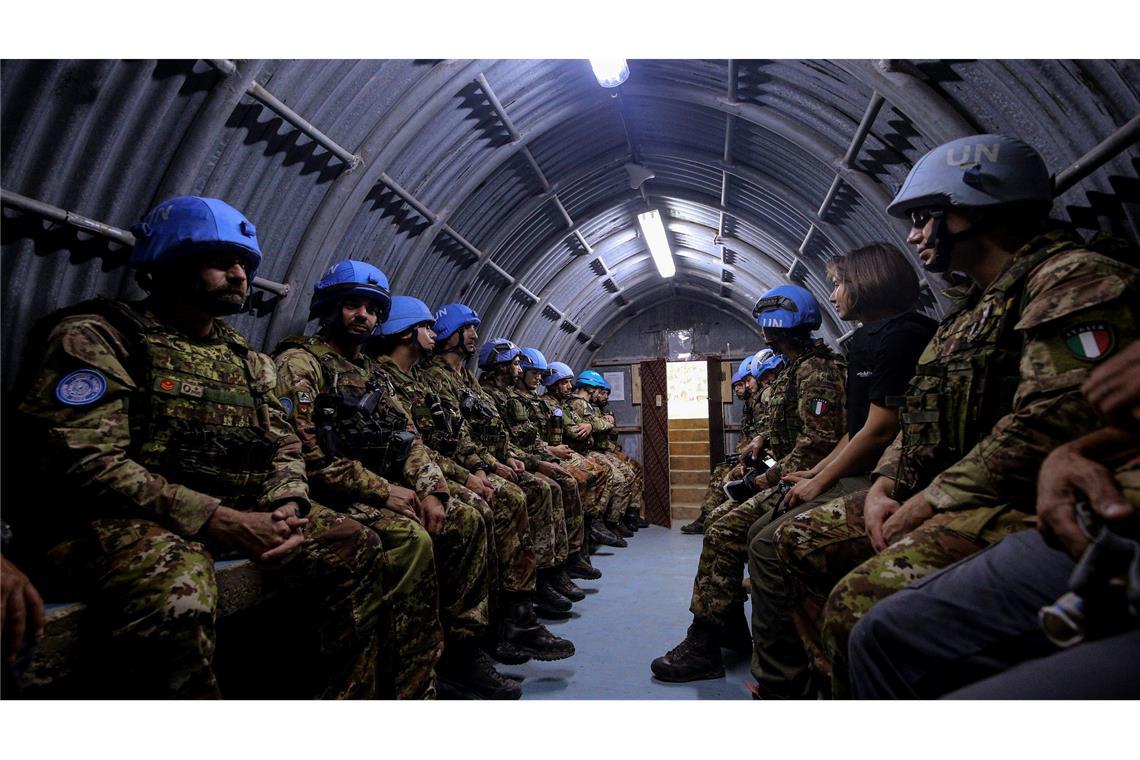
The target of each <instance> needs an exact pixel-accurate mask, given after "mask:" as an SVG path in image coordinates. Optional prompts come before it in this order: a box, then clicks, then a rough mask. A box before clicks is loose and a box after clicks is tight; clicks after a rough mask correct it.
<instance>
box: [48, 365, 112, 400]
mask: <svg viewBox="0 0 1140 760" xmlns="http://www.w3.org/2000/svg"><path fill="white" fill-rule="evenodd" d="M106 392H107V378H105V377H103V376H102V375H101V374H99V373H98V372H96V371H95V370H93V369H77V370H75V371H74V372H72V373H71V374H69V375H64V377H63V378H62V379H61V380H60V381H59V383H58V384H57V385H56V386H55V397H56V398H57V399H59V401H60V403H62V404H67V405H68V406H86V405H87V404H90V403H93V402H95V401H98V400H99V399H101V398H102V397H103V394H104V393H106Z"/></svg>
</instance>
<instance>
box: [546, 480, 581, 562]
mask: <svg viewBox="0 0 1140 760" xmlns="http://www.w3.org/2000/svg"><path fill="white" fill-rule="evenodd" d="M567 472H569V473H570V474H569V475H555V476H553V477H551V478H549V480H550V482H552V483H553V484H554V485H555V486H557V487H558V489H559V491H560V492H561V497H562V517H563V521H562V527H561V530H560V532H559V533H557V534H556V536H555V537H556V538H558V537H559V536H561V537H562V538H561V540H562V541H563V542H564V543H563V544H560V546H559V549H560V556H561V557H562V562H565V561H566V559H567V557H569V556H572V555H575V554H579V553H581V551H582V544H583V543H584V542H585V540H586V520H585V515H584V514H583V508H582V496H581V493H580V491H579V489H578V485H579V481H578V478H577V477H575V475H574V473H573V471H571V470H570V469H569V468H567ZM559 564H561V563H559Z"/></svg>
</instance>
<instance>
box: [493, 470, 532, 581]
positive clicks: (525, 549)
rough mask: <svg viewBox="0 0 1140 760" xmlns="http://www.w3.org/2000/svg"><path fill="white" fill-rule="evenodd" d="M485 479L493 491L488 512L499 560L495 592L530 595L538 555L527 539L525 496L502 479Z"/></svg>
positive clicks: (496, 476)
mask: <svg viewBox="0 0 1140 760" xmlns="http://www.w3.org/2000/svg"><path fill="white" fill-rule="evenodd" d="M489 478H490V480H491V486H492V487H493V488H494V489H495V495H494V497H493V498H492V499H491V512H492V513H493V515H494V531H493V532H494V535H495V548H496V549H497V554H498V559H499V578H498V585H499V588H500V589H501V590H502V592H503V593H505V594H512V595H513V594H521V593H533V592H534V588H535V569H536V568H537V567H538V555H537V554H536V552H535V550H534V541H533V539H532V538H531V535H530V516H529V514H528V512H527V499H526V494H525V493H523V490H522V489H521V488H519V487H518V486H517V485H515V484H514V483H512V482H510V481H509V480H506V479H505V478H501V477H499V476H498V475H490V476H489Z"/></svg>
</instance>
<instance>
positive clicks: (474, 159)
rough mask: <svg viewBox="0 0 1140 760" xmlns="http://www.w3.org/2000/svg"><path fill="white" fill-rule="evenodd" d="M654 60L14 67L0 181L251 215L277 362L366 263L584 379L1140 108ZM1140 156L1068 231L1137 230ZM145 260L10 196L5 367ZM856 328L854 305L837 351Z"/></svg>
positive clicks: (1105, 173) (865, 67)
mask: <svg viewBox="0 0 1140 760" xmlns="http://www.w3.org/2000/svg"><path fill="white" fill-rule="evenodd" d="M629 68H630V77H629V80H628V81H627V82H626V83H625V84H623V85H622V86H621V87H620V88H618V89H616V90H606V89H603V88H601V87H599V86H598V84H597V83H596V82H595V81H594V79H593V76H592V74H591V72H590V67H589V64H588V63H587V62H586V61H584V60H556V61H532V60H475V61H451V60H448V61H377V60H366V61H323V60H321V61H316V60H301V61H289V60H267V61H236V62H230V61H213V62H208V61H120V60H114V61H101V60H83V61H20V60H7V61H3V62H2V63H0V108H2V117H3V118H2V125H0V126H2V166H0V172H2V176H3V180H2V181H3V189H4V191H5V193H6V194H11V193H16V194H19V195H21V196H26V197H28V198H31V199H34V200H37V201H41V202H43V203H46V204H50V205H51V206H55V207H59V208H62V209H66V210H68V211H70V212H73V213H76V214H79V215H82V216H84V217H88V218H90V219H93V220H97V221H99V222H102V223H105V224H107V225H111V226H112V227H115V228H120V229H124V230H125V229H128V228H129V227H130V225H131V224H132V223H133V222H135V221H136V220H137V219H138V218H139V216H140V215H141V214H142V213H144V212H145V211H146V210H147V209H148V208H149V207H150V206H152V205H153V204H154V203H156V202H157V201H159V200H161V199H162V198H165V197H168V196H170V195H174V194H178V193H198V194H205V195H213V196H216V197H220V198H223V199H225V200H226V201H228V202H230V203H232V204H233V205H235V206H237V207H238V208H240V209H242V210H243V211H245V212H246V213H247V215H248V216H250V218H251V219H253V220H254V221H255V223H256V224H257V226H258V230H259V232H260V235H261V239H262V243H263V247H264V249H265V251H266V253H267V257H266V262H265V264H264V266H263V268H262V270H261V271H260V272H259V275H260V276H261V277H264V278H265V279H266V280H269V281H272V282H277V283H285V284H287V285H288V286H289V288H290V289H291V292H290V294H289V295H288V296H287V297H285V298H283V299H278V298H277V297H276V296H274V295H271V294H270V293H268V292H267V293H265V302H264V303H263V304H262V306H261V308H260V309H259V313H257V314H248V315H243V316H242V317H239V318H238V319H237V320H236V326H237V327H238V328H239V329H240V330H242V331H243V332H244V333H245V334H246V335H248V336H249V337H250V338H251V339H252V341H253V343H254V345H256V346H259V347H262V348H271V347H272V345H273V344H274V343H275V342H276V341H277V340H279V339H280V338H282V337H284V336H285V335H287V334H289V333H291V332H295V331H297V330H300V329H303V328H304V326H305V324H304V321H305V317H306V315H307V306H308V303H307V302H308V292H309V291H310V290H311V288H312V285H313V284H314V283H315V282H316V280H317V279H319V277H320V276H321V274H322V273H323V271H324V270H325V269H326V268H327V267H328V266H329V264H330V263H332V262H333V261H336V260H338V259H340V258H344V257H354V258H360V259H364V260H367V261H370V262H372V263H375V264H377V265H378V266H380V267H381V268H382V269H384V270H385V271H386V272H387V273H388V274H389V275H390V277H391V279H392V281H393V286H394V289H395V290H396V291H397V292H404V293H409V294H412V295H416V296H418V297H420V298H423V299H424V300H425V301H427V302H428V303H429V305H431V306H433V307H434V306H438V305H441V304H443V303H446V302H450V301H456V300H462V301H464V302H466V303H468V304H469V305H471V306H472V307H474V308H475V309H477V310H478V311H480V312H481V314H482V315H483V317H484V330H483V332H484V334H485V335H488V336H489V335H490V334H492V333H493V334H496V335H500V334H501V335H506V336H510V337H512V338H513V339H515V340H516V341H518V342H521V343H525V344H528V345H537V346H539V347H541V348H542V349H543V350H544V351H545V352H546V354H547V356H548V357H552V358H559V359H562V360H564V361H567V362H568V363H570V364H572V365H574V366H579V365H582V364H584V363H586V362H588V360H589V357H590V355H591V354H592V353H593V352H595V351H597V350H598V349H599V348H601V346H602V345H604V343H605V342H606V340H608V339H609V336H612V335H613V334H614V333H615V331H616V330H619V329H620V328H621V325H623V324H625V323H627V322H628V321H629V320H630V319H632V318H633V317H635V316H636V315H638V314H640V313H642V312H644V311H645V310H646V309H647V308H649V307H651V306H654V305H658V304H661V303H668V302H676V303H677V304H678V308H684V306H683V304H685V303H688V302H691V301H696V302H700V303H704V304H710V305H714V306H715V308H717V309H719V310H721V311H722V312H724V313H725V314H726V315H731V317H732V318H733V319H739V318H740V317H741V315H742V314H744V315H747V312H748V310H749V309H750V308H751V305H752V303H753V302H754V300H755V298H756V296H757V295H759V294H760V293H761V292H763V291H764V290H765V289H767V288H769V287H772V286H774V285H776V284H779V283H780V282H783V281H786V280H787V279H788V278H789V273H791V275H792V276H793V277H794V278H796V279H798V280H800V281H801V282H802V283H803V284H804V285H805V286H806V287H808V288H809V289H811V290H812V291H813V292H814V293H815V294H816V296H817V297H818V298H820V300H821V301H822V302H824V303H826V296H827V290H828V288H827V286H826V284H825V279H824V274H823V272H824V264H825V262H826V260H827V259H828V258H830V257H832V256H834V255H836V254H837V253H839V252H841V251H843V250H845V249H848V248H851V247H854V246H857V245H861V244H864V243H867V242H870V241H872V240H885V241H889V242H894V243H896V244H898V245H900V246H903V245H904V234H905V231H904V230H903V229H902V227H901V226H900V224H899V222H898V221H897V220H893V219H891V218H889V217H887V216H886V215H885V213H884V210H883V209H884V207H885V205H886V203H887V201H888V200H889V199H890V197H891V196H892V195H893V193H894V191H895V189H896V188H897V186H898V185H899V184H900V183H901V181H902V179H903V178H904V177H905V176H906V172H907V171H908V170H909V168H910V166H911V165H912V163H913V162H914V161H915V160H916V159H917V158H918V157H919V156H920V155H922V154H923V153H924V152H925V151H927V150H929V149H930V148H932V147H934V146H935V145H937V144H939V143H940V142H943V141H945V140H947V139H951V138H953V137H957V136H961V135H966V134H972V133H977V132H999V133H1005V134H1012V135H1017V136H1019V137H1021V138H1023V139H1025V140H1027V141H1028V142H1029V143H1031V144H1032V145H1034V147H1036V148H1037V149H1038V150H1039V151H1040V152H1041V153H1042V155H1043V156H1044V157H1045V159H1046V162H1047V163H1048V165H1049V167H1050V169H1051V170H1053V171H1060V170H1062V169H1064V168H1066V167H1068V166H1070V165H1071V164H1073V162H1074V161H1076V160H1077V159H1079V158H1080V157H1082V156H1083V155H1084V154H1085V153H1086V152H1087V151H1089V150H1090V149H1091V148H1093V147H1094V145H1096V144H1097V143H1099V142H1100V141H1101V140H1103V139H1105V138H1107V137H1109V136H1110V135H1112V134H1114V133H1116V132H1117V131H1118V130H1119V129H1120V128H1121V127H1123V126H1125V125H1127V124H1130V123H1133V122H1134V121H1135V119H1136V116H1137V114H1138V113H1140V67H1138V65H1137V63H1136V62H1135V61H1050V60H1034V61H1009V60H1003V61H896V60H891V61H844V60H817V61H800V60H772V61H767V60H757V61H753V60H749V61H725V60H719V61H718V60H633V61H629ZM1133 134H1135V133H1133ZM1129 142H1130V145H1129V147H1127V148H1126V149H1125V150H1124V151H1123V152H1120V153H1118V154H1117V155H1115V156H1114V157H1113V158H1112V159H1111V160H1110V161H1109V162H1108V163H1107V164H1106V165H1104V166H1103V167H1101V168H1099V169H1098V170H1097V171H1095V172H1094V173H1093V174H1091V175H1089V176H1088V177H1086V178H1084V179H1083V180H1082V181H1081V182H1079V183H1078V184H1076V185H1074V186H1072V187H1071V188H1069V189H1067V190H1066V191H1065V192H1064V193H1063V194H1062V195H1061V197H1060V198H1059V199H1058V204H1057V206H1056V208H1055V213H1056V215H1058V216H1061V217H1064V218H1067V219H1068V220H1069V221H1071V222H1072V223H1074V224H1075V225H1076V226H1077V227H1078V228H1081V229H1083V230H1092V229H1096V228H1102V227H1103V228H1108V229H1111V230H1113V231H1115V232H1118V233H1122V234H1125V235H1127V236H1129V237H1131V238H1132V239H1134V240H1135V239H1137V238H1140V179H1138V167H1140V149H1138V147H1137V145H1136V144H1135V136H1133V137H1132V138H1131V139H1130V141H1129ZM631 169H632V172H631ZM639 172H640V173H641V174H645V173H646V172H648V173H651V174H652V178H650V179H647V180H644V181H643V182H637V181H631V177H634V176H635V175H637V174H638V173H639ZM10 197H11V196H10V195H6V199H10ZM647 208H656V209H659V210H660V211H661V213H662V215H663V216H664V217H665V219H666V224H667V228H668V230H669V234H670V236H671V238H672V242H673V246H674V249H675V256H676V259H677V269H678V271H677V275H676V276H675V277H674V278H672V279H671V280H664V279H662V278H660V277H659V276H658V274H657V272H656V268H655V267H654V265H653V263H652V260H651V257H650V256H649V254H648V251H647V250H646V247H645V245H644V243H643V241H642V240H641V238H640V235H639V231H638V227H637V222H636V215H637V214H638V213H639V212H641V211H644V210H646V209H647ZM127 250H128V249H127V247H126V245H124V242H123V238H122V237H121V236H120V237H119V238H117V239H116V238H115V236H114V235H112V236H111V237H107V236H106V235H104V234H100V233H98V232H96V233H92V232H86V231H77V230H75V229H73V228H71V227H69V226H67V225H60V224H54V223H47V222H45V221H44V220H43V218H41V215H39V214H37V213H35V212H32V211H29V210H27V208H26V207H17V204H13V203H9V202H8V200H6V201H5V217H4V225H3V283H2V287H3V305H2V316H3V325H2V328H3V332H2V339H3V341H4V346H5V356H6V357H8V358H11V357H13V356H14V355H15V352H17V351H19V350H20V349H21V348H22V345H23V339H24V338H23V336H24V335H25V334H26V330H27V328H28V327H29V326H30V324H31V322H32V321H33V320H34V319H36V318H38V317H39V316H41V315H43V314H44V313H46V312H47V311H49V310H50V309H53V308H56V307H59V306H62V305H66V304H68V303H72V302H74V301H77V300H80V299H82V298H86V297H90V296H93V295H95V294H106V295H116V294H120V293H124V292H128V291H131V289H132V288H133V287H134V286H133V285H132V283H131V278H130V277H129V276H128V275H127V270H126V268H125V267H124V266H123V262H124V260H125V256H126V253H127ZM931 285H932V287H931V288H930V289H929V290H928V291H927V292H926V294H925V296H924V299H925V300H924V304H923V305H924V307H925V308H926V309H927V310H928V311H930V312H931V313H937V312H938V311H939V309H940V305H939V301H938V296H937V295H936V292H937V290H938V287H937V283H931ZM849 328H850V325H845V324H843V323H841V322H840V321H838V320H837V319H836V317H835V315H834V313H830V312H829V314H828V318H827V319H826V320H825V325H824V332H825V333H826V334H827V335H828V337H829V338H830V339H831V340H833V341H834V340H836V339H837V338H838V337H839V336H840V335H841V334H842V333H844V332H845V331H846V330H848V329H849ZM12 364H13V362H11V361H8V362H6V364H5V368H4V372H5V380H6V382H10V380H11V367H12Z"/></svg>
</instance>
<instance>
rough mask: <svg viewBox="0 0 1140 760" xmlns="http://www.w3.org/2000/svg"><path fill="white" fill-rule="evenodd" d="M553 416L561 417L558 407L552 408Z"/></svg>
mask: <svg viewBox="0 0 1140 760" xmlns="http://www.w3.org/2000/svg"><path fill="white" fill-rule="evenodd" d="M554 416H555V417H561V416H562V410H561V409H559V408H558V407H554Z"/></svg>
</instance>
